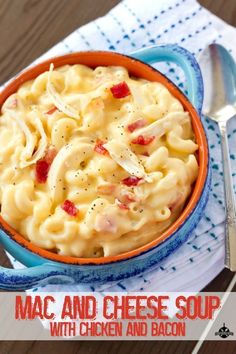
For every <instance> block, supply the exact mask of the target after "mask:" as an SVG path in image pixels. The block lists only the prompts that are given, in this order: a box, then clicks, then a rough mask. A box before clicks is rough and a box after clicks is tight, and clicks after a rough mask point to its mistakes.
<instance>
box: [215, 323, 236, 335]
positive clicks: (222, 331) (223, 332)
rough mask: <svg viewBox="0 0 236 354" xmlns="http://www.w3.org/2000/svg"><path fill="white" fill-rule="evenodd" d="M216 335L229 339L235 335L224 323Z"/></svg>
mask: <svg viewBox="0 0 236 354" xmlns="http://www.w3.org/2000/svg"><path fill="white" fill-rule="evenodd" d="M215 335H216V336H220V337H221V338H228V337H229V336H233V333H232V332H230V330H229V328H228V327H226V326H225V323H223V326H222V327H221V328H220V329H219V331H218V332H216V333H215Z"/></svg>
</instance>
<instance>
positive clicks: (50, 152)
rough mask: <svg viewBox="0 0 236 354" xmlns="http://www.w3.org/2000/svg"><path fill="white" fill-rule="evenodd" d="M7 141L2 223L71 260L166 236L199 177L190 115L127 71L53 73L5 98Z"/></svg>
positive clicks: (2, 133) (1, 176) (0, 158)
mask: <svg viewBox="0 0 236 354" xmlns="http://www.w3.org/2000/svg"><path fill="white" fill-rule="evenodd" d="M0 141H1V146H2V148H1V150H0V203H1V215H2V217H3V218H4V219H5V220H6V221H7V222H8V223H9V224H10V225H11V226H12V227H13V228H15V229H16V230H17V231H18V232H19V233H20V234H22V235H23V236H24V237H25V238H27V239H28V240H30V241H31V242H32V243H34V244H35V245H37V246H39V247H41V248H44V249H48V250H51V251H53V252H57V253H59V254H61V255H70V256H76V257H101V256H110V255H117V254H121V253H123V252H126V251H129V250H132V249H135V248H137V247H139V246H141V245H144V244H146V243H148V242H150V241H151V240H153V239H155V238H157V237H158V236H159V235H160V234H161V233H162V232H163V231H164V230H165V229H167V228H168V227H169V226H170V225H171V224H172V223H173V222H174V221H175V220H176V218H177V217H178V216H179V215H180V213H181V211H182V209H183V207H184V205H185V203H186V200H187V198H188V196H189V195H190V193H191V190H192V185H193V183H194V182H195V180H196V178H197V175H198V162H197V159H196V156H195V152H196V151H197V149H198V146H197V144H196V143H195V138H194V134H193V130H192V127H191V120H190V117H189V114H188V113H187V112H185V111H184V110H183V107H182V105H181V103H180V102H179V101H178V100H177V99H176V98H174V97H173V96H172V95H171V94H170V92H169V91H168V90H167V88H165V86H163V85H162V84H160V83H158V82H148V81H146V80H143V79H137V78H133V77H130V76H129V74H128V72H127V70H126V69H125V68H122V67H97V68H96V69H94V70H93V69H90V68H88V67H86V66H82V65H71V66H70V65H66V66H63V67H60V68H57V69H55V70H54V69H53V66H51V67H50V70H49V71H48V72H45V73H43V74H41V75H39V76H38V77H37V78H36V79H35V80H32V81H29V82H26V83H24V84H23V85H22V86H21V87H20V88H19V89H18V91H17V92H16V93H15V94H13V95H11V96H10V97H9V98H8V99H7V100H6V101H5V103H4V104H3V106H2V110H1V116H0Z"/></svg>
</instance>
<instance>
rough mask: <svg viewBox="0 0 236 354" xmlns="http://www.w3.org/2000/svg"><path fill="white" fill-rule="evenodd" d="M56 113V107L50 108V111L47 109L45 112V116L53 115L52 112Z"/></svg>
mask: <svg viewBox="0 0 236 354" xmlns="http://www.w3.org/2000/svg"><path fill="white" fill-rule="evenodd" d="M56 111H58V109H57V107H55V106H54V107H52V108H51V109H49V111H47V112H46V114H53V113H54V112H56Z"/></svg>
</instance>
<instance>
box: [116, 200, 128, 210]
mask: <svg viewBox="0 0 236 354" xmlns="http://www.w3.org/2000/svg"><path fill="white" fill-rule="evenodd" d="M115 203H116V205H117V206H118V208H120V209H122V210H129V206H128V205H126V204H125V203H121V201H120V200H119V199H116V200H115Z"/></svg>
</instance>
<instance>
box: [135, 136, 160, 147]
mask: <svg viewBox="0 0 236 354" xmlns="http://www.w3.org/2000/svg"><path fill="white" fill-rule="evenodd" d="M154 139H155V136H143V135H139V136H137V138H135V139H133V140H132V141H131V143H132V144H136V145H149V144H150V143H151V142H152V141H153V140H154Z"/></svg>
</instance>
